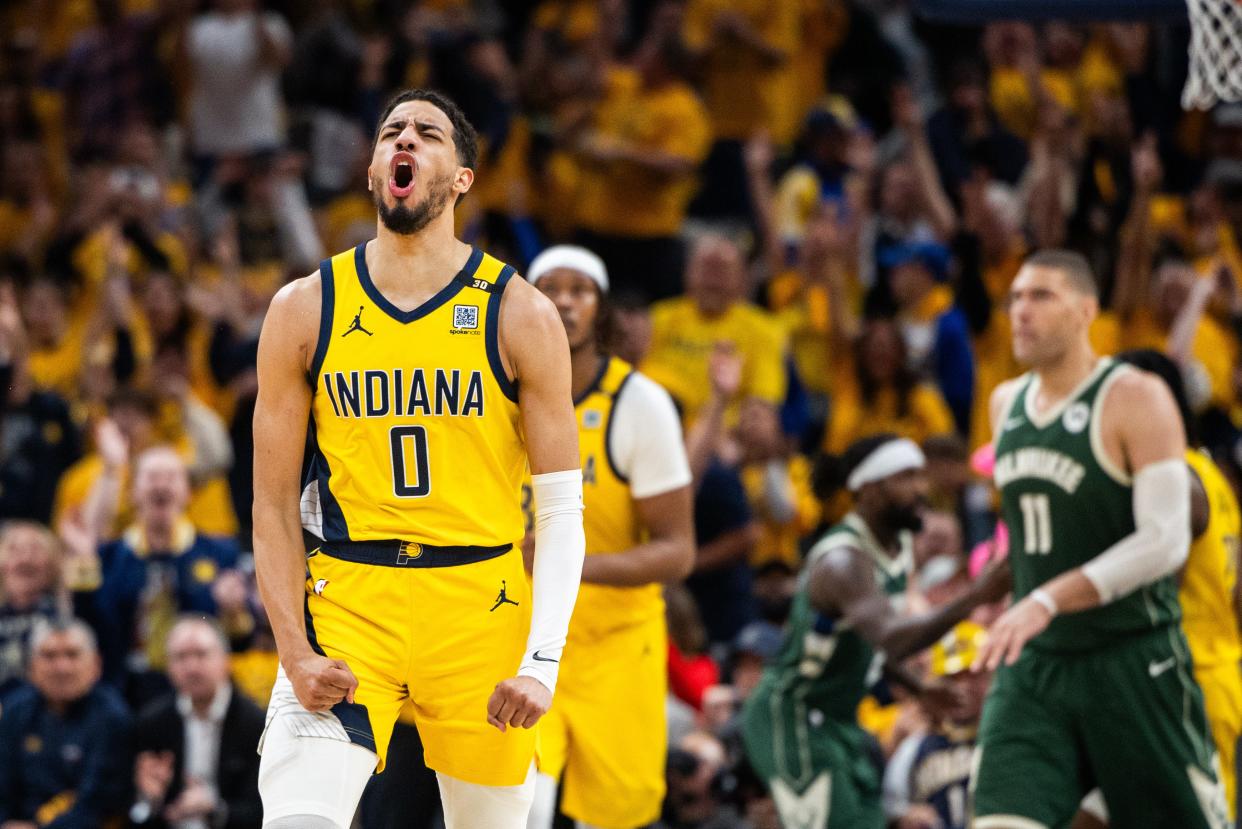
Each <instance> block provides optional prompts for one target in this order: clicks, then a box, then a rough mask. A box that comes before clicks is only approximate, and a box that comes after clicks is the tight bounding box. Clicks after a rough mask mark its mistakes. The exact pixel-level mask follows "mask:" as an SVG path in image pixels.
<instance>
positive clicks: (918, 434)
mask: <svg viewBox="0 0 1242 829" xmlns="http://www.w3.org/2000/svg"><path fill="white" fill-rule="evenodd" d="M897 402H898V401H897V392H896V390H894V389H892V388H885V389H880V390H879V391H878V392H877V393H876V395H875V399H874V400H873V401H871V403H869V404H867V403H865V402H864V401H863V399H862V394H861V392H860V391H859V390H858V384H857V383H856V382H849V383H845V384H842V388H841V390H840V393H839V394H837V396H836V397H834V398H833V400H832V414H831V418H830V422H829V424H828V431H827V434H826V435H825V441H824V449H825V450H826V451H828V452H831V453H833V454H840V453H842V452H844V451H845V450H846V449H848V448H849V446H850V444H852V443H853V442H854V441H856V440H860V439H862V438H864V437H866V436H868V435H874V434H877V433H879V432H892V433H894V434H896V435H899V436H901V437H905V438H910V439H911V440H913V441H914V442H915V443H919V444H921V443H922V442H923V441H925V440H927V438H929V437H932V436H933V435H946V434H950V433H952V432H953V415H952V414H951V413H950V412H949V406H948V404H946V403H945V402H944V398H943V397H942V396H941V395H940V392H939V391H937V390H936V387H935V386H932V385H929V384H927V383H919V384H918V385H917V386H915V387H914V388H913V389H912V390H911V391H910V397H909V400H908V401H907V405H906V411H905V412H904V413H903V412H900V411H898V406H897Z"/></svg>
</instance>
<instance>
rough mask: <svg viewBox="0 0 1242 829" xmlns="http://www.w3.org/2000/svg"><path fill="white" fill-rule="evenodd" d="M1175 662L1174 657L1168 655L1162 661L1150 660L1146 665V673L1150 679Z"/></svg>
mask: <svg viewBox="0 0 1242 829" xmlns="http://www.w3.org/2000/svg"><path fill="white" fill-rule="evenodd" d="M1176 664H1177V659H1176V658H1175V657H1169V658H1168V659H1166V660H1164V661H1163V662H1152V663H1150V664H1149V665H1148V666H1147V673H1148V675H1149V676H1150V677H1151V678H1152V679H1155V678H1156V677H1158V676H1160V675H1161V674H1162V673H1164V672H1165V671H1167V670H1168V669H1169V668H1172V667H1173V666H1174V665H1176Z"/></svg>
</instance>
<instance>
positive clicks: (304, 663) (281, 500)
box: [253, 274, 358, 711]
mask: <svg viewBox="0 0 1242 829" xmlns="http://www.w3.org/2000/svg"><path fill="white" fill-rule="evenodd" d="M319 316H320V282H319V276H318V274H315V275H312V276H308V277H305V278H303V279H299V280H296V281H295V282H291V283H290V284H288V285H286V286H285V287H284V288H282V289H281V290H280V291H279V293H277V294H276V297H275V298H274V299H273V300H272V304H271V307H270V308H269V309H268V312H267V317H266V318H265V319H264V321H263V331H262V333H261V334H260V335H259V358H258V370H259V393H258V399H257V401H256V402H255V410H254V512H253V517H254V561H255V575H256V577H257V579H258V583H259V594H260V596H261V597H262V599H263V606H264V607H265V608H266V610H267V615H268V619H269V620H270V622H271V626H272V634H273V635H274V636H275V637H276V649H277V651H278V653H279V655H280V664H281V666H282V667H283V668H284V669H285V674H286V675H287V676H288V677H289V681H290V682H291V683H292V684H293V690H294V693H295V694H296V695H297V698H298V701H299V702H301V703H302V705H303V706H304V707H305V708H306V709H307V710H309V711H325V710H327V709H329V708H331V707H332V706H333V705H335V704H336V703H338V702H340V701H341V700H342V699H346V698H348V699H349V700H350V701H351V702H352V700H353V692H354V688H355V687H357V685H358V681H357V680H356V679H355V678H354V675H353V673H351V672H350V670H349V668H348V666H346V665H345V663H344V662H342V661H340V660H332V659H328V658H327V657H325V656H321V655H319V654H317V653H315V651H314V650H312V648H311V646H310V642H309V640H308V639H307V638H306V620H305V610H304V604H303V603H304V602H305V595H306V587H305V583H306V554H305V551H304V550H303V549H302V523H301V513H300V507H299V499H300V496H301V486H300V484H301V482H300V480H299V476H300V474H301V470H302V454H303V452H304V450H305V448H306V426H307V422H308V420H309V418H310V407H311V389H310V386H309V385H308V384H307V382H306V372H307V369H308V368H309V366H310V363H311V357H312V355H313V354H314V351H315V345H316V341H317V339H318V331H319Z"/></svg>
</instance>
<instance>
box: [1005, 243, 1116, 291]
mask: <svg viewBox="0 0 1242 829" xmlns="http://www.w3.org/2000/svg"><path fill="white" fill-rule="evenodd" d="M1023 265H1024V266H1026V265H1034V266H1035V267H1039V268H1055V269H1057V270H1059V271H1060V272H1061V273H1063V274H1065V278H1066V279H1067V280H1069V283H1070V285H1071V286H1072V287H1073V288H1074V289H1075V290H1076V291H1078V292H1079V293H1083V294H1086V295H1087V296H1089V297H1093V298H1095V299H1099V298H1100V285H1099V283H1098V282H1096V281H1095V274H1094V273H1092V272H1091V264H1090V263H1089V262H1088V261H1087V257H1085V256H1083V255H1082V254H1081V253H1078V252H1077V251H1073V250H1066V249H1064V248H1049V249H1047V250H1041V251H1036V252H1035V253H1032V254H1031V255H1030V256H1028V257H1026V261H1025V262H1024V263H1023Z"/></svg>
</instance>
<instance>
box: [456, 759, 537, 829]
mask: <svg viewBox="0 0 1242 829" xmlns="http://www.w3.org/2000/svg"><path fill="white" fill-rule="evenodd" d="M436 781H437V782H438V783H439V784H440V802H441V804H443V806H444V827H445V829H526V816H527V814H528V813H529V812H530V805H531V801H532V800H533V799H534V797H535V766H534V764H533V763H532V764H531V767H530V771H528V772H527V773H526V780H525V781H524V782H523V783H521V784H520V785H517V786H482V785H479V784H478V783H467V782H466V781H465V780H458V779H457V778H456V777H449V776H448V775H444V774H439V773H437V774H436Z"/></svg>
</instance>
